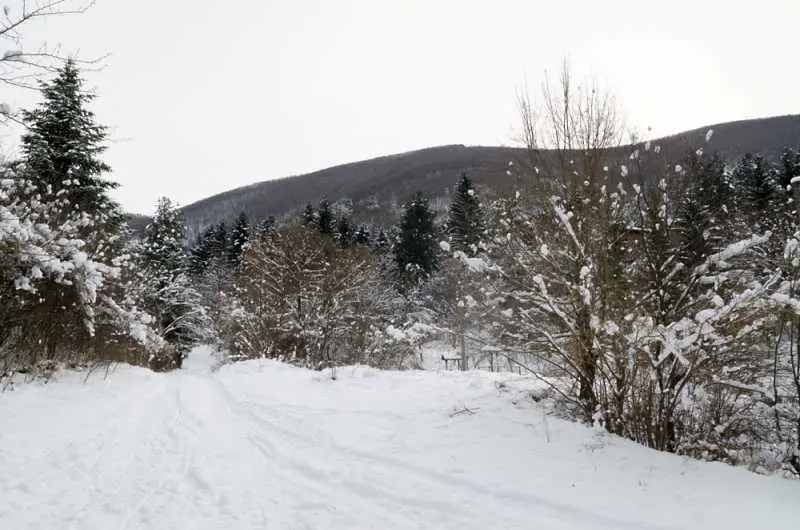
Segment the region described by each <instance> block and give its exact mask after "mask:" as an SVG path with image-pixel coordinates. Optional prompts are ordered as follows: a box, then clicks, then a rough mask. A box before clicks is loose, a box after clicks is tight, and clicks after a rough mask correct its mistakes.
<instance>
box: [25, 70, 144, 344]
mask: <svg viewBox="0 0 800 530" xmlns="http://www.w3.org/2000/svg"><path fill="white" fill-rule="evenodd" d="M41 92H42V96H43V101H42V102H41V103H40V104H39V105H38V106H37V107H36V108H34V109H33V110H26V111H23V112H22V120H23V122H24V124H25V125H26V127H27V131H26V132H25V134H24V135H23V136H22V149H21V151H22V155H23V160H22V170H21V175H20V177H21V178H22V179H23V180H25V181H26V182H27V183H29V186H26V190H25V191H24V193H23V196H20V197H19V199H22V200H25V201H26V202H27V203H28V204H29V205H30V206H31V208H30V209H29V213H34V212H36V211H39V212H46V215H40V216H39V214H36V215H37V217H34V218H32V219H30V220H33V221H35V222H36V224H37V226H39V227H40V228H41V227H43V226H46V227H47V231H48V240H49V242H47V244H46V245H44V246H40V250H39V252H40V254H42V255H43V254H45V253H46V252H48V250H46V247H52V251H53V254H52V255H51V256H49V259H48V261H47V264H46V266H45V267H40V266H36V267H35V269H36V271H35V274H36V276H37V278H36V280H37V284H38V285H37V287H34V286H32V285H31V286H30V288H29V289H28V292H29V293H32V296H33V297H32V299H31V300H29V301H27V302H26V304H25V305H26V311H28V312H30V314H31V315H33V314H35V315H36V318H37V319H41V321H40V322H39V323H37V324H35V325H36V327H37V328H38V329H37V330H36V333H37V334H39V337H41V340H38V344H39V345H41V347H42V348H43V349H44V352H45V355H46V356H47V357H48V358H50V359H54V358H56V356H57V355H59V354H65V355H69V353H68V352H70V351H71V352H75V351H81V349H82V350H83V351H88V350H89V349H91V348H92V347H97V346H98V344H102V348H103V349H104V350H106V351H108V350H109V349H110V348H111V347H112V346H111V344H118V343H120V342H122V341H130V340H131V338H132V334H131V333H130V332H131V331H132V330H133V327H134V326H135V327H137V330H138V331H137V332H136V336H137V340H139V339H140V340H139V342H144V341H149V340H150V337H151V333H150V332H151V331H152V330H147V328H146V326H144V325H143V321H142V318H140V317H141V316H142V315H141V312H140V311H138V310H137V309H136V308H135V307H130V306H129V305H128V303H127V300H128V297H127V296H126V293H125V287H126V286H125V282H124V280H123V279H122V278H124V277H126V275H127V274H128V273H129V270H128V267H129V265H130V263H129V260H127V256H126V254H125V253H124V252H123V245H124V244H125V237H124V236H125V235H126V232H125V229H124V223H125V216H124V214H123V213H122V210H121V208H120V207H119V205H118V204H117V203H116V202H115V201H113V200H112V199H111V197H110V195H109V193H110V192H111V191H112V190H113V189H114V188H116V187H117V184H115V183H113V182H110V181H108V180H105V179H104V178H103V174H104V173H107V172H108V171H109V170H110V168H109V166H108V165H107V164H106V163H105V162H104V161H103V160H102V159H101V158H100V156H101V155H102V154H103V152H104V151H105V149H106V147H105V141H106V128H105V127H104V126H102V125H99V124H98V123H97V122H96V120H95V116H94V114H93V113H92V112H91V111H90V110H89V109H88V108H87V106H88V104H89V103H90V102H91V101H92V100H93V99H94V96H93V95H92V94H89V93H87V92H86V91H84V90H83V81H82V79H81V77H80V73H79V71H78V69H77V67H76V65H75V63H74V62H73V61H67V62H66V63H65V64H64V66H63V67H62V68H61V69H59V70H58V71H57V73H56V76H55V77H54V78H53V79H52V80H51V81H48V82H43V83H41ZM20 213H21V214H22V215H20V216H18V218H19V219H20V221H21V222H22V221H25V216H26V215H27V213H23V212H20ZM54 245H55V246H54ZM42 265H45V264H44V263H43V264H42ZM54 266H57V267H56V268H54ZM33 293H35V294H33ZM29 322H30V323H31V324H33V323H34V320H30V321H29ZM124 328H127V329H124ZM31 331H32V330H31ZM139 331H145V332H144V333H139ZM25 333H28V334H29V340H31V341H33V340H36V339H34V335H33V334H32V333H29V332H27V331H26V332H25ZM148 345H153V344H152V343H149V342H148Z"/></svg>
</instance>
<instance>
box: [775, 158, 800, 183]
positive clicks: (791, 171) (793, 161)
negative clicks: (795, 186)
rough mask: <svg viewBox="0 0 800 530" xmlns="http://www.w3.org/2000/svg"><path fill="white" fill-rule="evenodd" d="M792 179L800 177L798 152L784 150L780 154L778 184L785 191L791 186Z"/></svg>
mask: <svg viewBox="0 0 800 530" xmlns="http://www.w3.org/2000/svg"><path fill="white" fill-rule="evenodd" d="M794 177H800V151H796V150H794V149H785V150H784V151H783V153H782V154H781V167H780V173H779V175H778V184H779V185H780V187H781V188H782V189H784V190H785V189H787V188H788V187H789V186H790V185H791V184H792V179H793V178H794Z"/></svg>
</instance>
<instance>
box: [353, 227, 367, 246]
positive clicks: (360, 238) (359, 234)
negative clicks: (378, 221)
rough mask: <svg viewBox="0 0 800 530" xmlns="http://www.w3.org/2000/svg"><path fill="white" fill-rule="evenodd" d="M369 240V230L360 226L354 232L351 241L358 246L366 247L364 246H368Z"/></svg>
mask: <svg viewBox="0 0 800 530" xmlns="http://www.w3.org/2000/svg"><path fill="white" fill-rule="evenodd" d="M370 239H371V238H370V234H369V229H368V228H367V225H360V226H359V227H358V230H356V234H355V236H354V238H353V240H354V241H355V242H356V244H358V245H364V246H366V245H369V243H370Z"/></svg>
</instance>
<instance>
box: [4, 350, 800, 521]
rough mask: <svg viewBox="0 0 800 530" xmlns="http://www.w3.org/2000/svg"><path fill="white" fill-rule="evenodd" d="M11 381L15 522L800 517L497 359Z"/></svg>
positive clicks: (9, 451) (8, 513) (7, 453)
mask: <svg viewBox="0 0 800 530" xmlns="http://www.w3.org/2000/svg"><path fill="white" fill-rule="evenodd" d="M210 361H211V356H210V354H209V352H208V351H207V350H204V349H197V350H195V351H194V352H193V353H192V354H191V355H190V357H189V360H188V362H187V366H186V367H185V368H184V369H183V370H179V371H176V372H172V373H153V372H150V371H148V370H144V369H140V368H135V367H130V366H124V365H121V366H118V367H116V368H115V369H114V370H112V372H111V373H109V374H107V376H106V375H104V374H103V373H95V374H92V375H88V376H87V374H85V373H74V372H73V373H70V372H65V373H62V374H59V375H58V376H57V379H56V380H55V381H52V382H50V383H48V384H46V385H45V384H28V385H22V386H20V387H19V388H18V389H17V390H15V391H12V392H7V393H4V394H0V418H3V428H2V431H0V462H2V463H3V473H2V474H0V528H8V529H12V528H13V529H22V528H25V529H29V530H37V529H42V530H45V529H47V530H50V529H52V528H81V529H84V530H93V529H98V530H100V529H102V530H105V529H108V528H127V529H140V528H141V529H148V530H157V529H161V528H163V529H175V528H191V529H195V530H201V529H205V528H208V529H218V528H231V529H233V528H235V529H242V530H246V529H265V528H266V529H269V528H276V529H279V528H280V529H282V528H286V529H292V528H297V529H304V528H308V529H311V528H314V529H347V530H352V529H358V528H365V529H366V528H385V529H389V530H391V529H411V528H415V529H420V528H431V529H459V530H468V529H473V528H474V529H481V530H483V529H486V528H505V529H530V528H536V529H542V530H545V529H548V530H549V529H572V530H578V529H580V530H592V529H603V530H620V529H639V530H644V529H648V530H656V529H663V530H667V529H672V530H677V529H687V530H688V529H703V530H715V529H719V530H738V529H741V530H745V529H748V530H749V529H752V528H760V527H762V526H764V525H765V524H766V522H767V521H768V526H769V528H771V529H773V530H789V529H794V528H797V521H798V520H800V505H799V504H798V503H797V502H796V500H797V498H798V494H800V484H798V483H797V482H796V481H789V480H784V479H781V478H778V477H765V476H759V475H755V474H752V473H750V472H748V471H746V470H744V469H737V468H732V467H728V466H726V465H723V464H709V463H702V462H697V461H693V460H688V459H686V458H682V457H679V456H675V455H669V454H665V453H657V452H655V451H651V450H648V449H645V448H643V447H641V446H638V445H635V444H633V443H632V442H628V441H625V440H622V439H619V438H616V437H613V436H611V435H608V434H605V433H603V432H600V431H595V430H593V429H590V428H586V427H582V426H579V425H576V424H572V423H568V422H564V421H561V420H558V419H556V418H555V417H552V416H549V415H547V413H546V412H547V410H546V409H545V408H542V407H543V404H542V403H539V404H535V403H533V401H532V400H531V399H530V397H528V396H527V392H529V391H530V389H531V387H532V385H533V384H534V383H533V382H532V381H531V380H529V379H526V378H522V377H519V376H514V375H510V374H497V373H494V374H492V373H488V372H423V371H409V372H383V371H377V370H373V369H369V368H365V367H344V368H339V369H338V371H337V378H336V379H335V380H334V379H332V378H331V374H330V373H328V372H313V371H308V370H305V369H300V368H294V367H292V366H289V365H286V364H281V363H277V362H271V361H248V362H245V363H237V364H235V365H229V366H224V367H222V368H221V369H220V370H218V371H211V370H210V369H209V367H210V365H211V362H210Z"/></svg>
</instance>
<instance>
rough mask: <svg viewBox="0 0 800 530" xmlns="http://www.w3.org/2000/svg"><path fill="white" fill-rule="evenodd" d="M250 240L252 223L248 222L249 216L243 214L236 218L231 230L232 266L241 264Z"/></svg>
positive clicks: (229, 259)
mask: <svg viewBox="0 0 800 530" xmlns="http://www.w3.org/2000/svg"><path fill="white" fill-rule="evenodd" d="M249 238H250V222H249V221H248V220H247V214H246V213H245V212H241V213H240V214H239V217H237V218H236V222H235V223H234V225H233V228H231V237H230V239H231V240H230V244H229V245H228V261H229V262H230V264H231V265H233V266H237V265H238V264H239V262H240V260H241V258H242V252H244V247H245V245H247V241H248V239H249Z"/></svg>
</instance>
